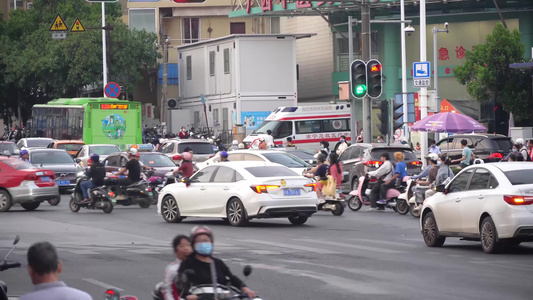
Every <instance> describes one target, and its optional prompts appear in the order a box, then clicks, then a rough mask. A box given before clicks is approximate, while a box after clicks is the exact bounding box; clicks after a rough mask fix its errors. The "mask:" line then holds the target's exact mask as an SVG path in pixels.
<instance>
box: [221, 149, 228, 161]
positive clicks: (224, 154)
mask: <svg viewBox="0 0 533 300" xmlns="http://www.w3.org/2000/svg"><path fill="white" fill-rule="evenodd" d="M220 161H221V162H222V161H224V162H226V161H229V159H228V152H226V151H220Z"/></svg>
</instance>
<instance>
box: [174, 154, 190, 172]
mask: <svg viewBox="0 0 533 300" xmlns="http://www.w3.org/2000/svg"><path fill="white" fill-rule="evenodd" d="M181 159H182V163H181V165H180V167H179V168H178V169H176V170H175V171H174V175H176V174H177V173H178V172H181V174H183V177H191V176H192V174H194V166H193V164H192V154H191V153H190V152H183V153H182V154H181Z"/></svg>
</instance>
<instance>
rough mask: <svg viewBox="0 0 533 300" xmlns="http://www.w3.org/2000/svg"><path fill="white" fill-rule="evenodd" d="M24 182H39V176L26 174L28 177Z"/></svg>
mask: <svg viewBox="0 0 533 300" xmlns="http://www.w3.org/2000/svg"><path fill="white" fill-rule="evenodd" d="M24 180H28V181H35V180H37V175H36V174H35V173H30V174H26V177H24Z"/></svg>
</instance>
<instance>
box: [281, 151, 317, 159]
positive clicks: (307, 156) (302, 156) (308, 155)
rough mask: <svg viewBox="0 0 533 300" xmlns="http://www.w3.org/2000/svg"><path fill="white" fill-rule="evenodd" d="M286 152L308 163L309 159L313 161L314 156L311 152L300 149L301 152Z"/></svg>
mask: <svg viewBox="0 0 533 300" xmlns="http://www.w3.org/2000/svg"><path fill="white" fill-rule="evenodd" d="M287 152H288V153H290V154H292V155H294V156H296V157H298V158H300V159H302V160H305V161H308V160H310V159H311V160H315V156H314V154H313V151H312V150H307V149H302V150H292V151H287Z"/></svg>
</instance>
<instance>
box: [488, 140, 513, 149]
mask: <svg viewBox="0 0 533 300" xmlns="http://www.w3.org/2000/svg"><path fill="white" fill-rule="evenodd" d="M493 141H494V142H495V143H496V145H497V149H498V150H499V151H504V152H511V150H512V149H513V143H512V142H511V139H509V138H506V139H493Z"/></svg>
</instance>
